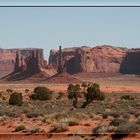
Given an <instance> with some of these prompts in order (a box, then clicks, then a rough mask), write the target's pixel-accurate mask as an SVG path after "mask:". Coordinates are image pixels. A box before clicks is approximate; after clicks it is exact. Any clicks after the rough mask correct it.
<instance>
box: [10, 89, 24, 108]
mask: <svg viewBox="0 0 140 140" xmlns="http://www.w3.org/2000/svg"><path fill="white" fill-rule="evenodd" d="M22 103H23V97H22V94H21V93H18V92H14V93H12V94H11V95H10V99H9V104H10V105H18V106H21V105H22Z"/></svg>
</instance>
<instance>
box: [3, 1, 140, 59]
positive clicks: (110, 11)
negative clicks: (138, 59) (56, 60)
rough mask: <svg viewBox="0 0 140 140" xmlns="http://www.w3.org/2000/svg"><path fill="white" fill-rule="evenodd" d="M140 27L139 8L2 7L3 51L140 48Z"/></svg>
mask: <svg viewBox="0 0 140 140" xmlns="http://www.w3.org/2000/svg"><path fill="white" fill-rule="evenodd" d="M9 1H10V0H9ZM19 1H20V0H18V2H19ZM29 1H30V2H32V0H29ZM29 1H28V2H29ZM55 1H56V0H54V2H55ZM61 1H62V0H61ZM77 1H78V0H77ZM79 1H80V0H79ZM81 1H82V0H81ZM87 1H89V2H90V0H87ZM100 1H101V0H100ZM127 1H129V0H127ZM2 2H3V4H9V2H8V0H7V1H6V0H5V1H4V0H0V5H1V3H2ZM4 2H5V3H4ZM6 2H7V3H6ZM15 2H16V0H15ZM24 2H25V0H24ZM41 2H43V0H41ZM48 2H49V1H48ZM139 26H140V7H104V8H103V7H83V8H82V7H43V8H42V7H0V48H32V47H33V48H44V50H45V56H46V57H48V55H49V51H50V49H57V48H58V47H59V45H62V48H67V47H79V46H83V45H86V46H91V47H93V46H96V45H113V46H120V47H128V48H133V47H134V48H138V47H139V48H140V39H139V37H140V28H139Z"/></svg>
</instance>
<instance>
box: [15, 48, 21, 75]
mask: <svg viewBox="0 0 140 140" xmlns="http://www.w3.org/2000/svg"><path fill="white" fill-rule="evenodd" d="M19 61H20V60H19V54H18V51H17V52H16V58H15V67H14V72H15V73H16V72H19V71H20V64H19V63H20V62H19Z"/></svg>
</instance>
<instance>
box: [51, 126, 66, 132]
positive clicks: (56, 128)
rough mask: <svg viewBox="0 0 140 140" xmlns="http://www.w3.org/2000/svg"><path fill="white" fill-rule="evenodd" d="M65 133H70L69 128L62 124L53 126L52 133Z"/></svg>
mask: <svg viewBox="0 0 140 140" xmlns="http://www.w3.org/2000/svg"><path fill="white" fill-rule="evenodd" d="M64 131H68V128H67V127H66V126H64V125H61V124H56V125H52V126H51V129H50V133H60V132H64Z"/></svg>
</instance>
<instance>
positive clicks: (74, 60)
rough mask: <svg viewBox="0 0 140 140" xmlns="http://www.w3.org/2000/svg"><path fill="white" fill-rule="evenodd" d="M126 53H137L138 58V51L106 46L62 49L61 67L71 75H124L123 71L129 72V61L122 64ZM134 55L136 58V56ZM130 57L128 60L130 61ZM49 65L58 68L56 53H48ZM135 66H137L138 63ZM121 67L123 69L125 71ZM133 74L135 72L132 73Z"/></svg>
mask: <svg viewBox="0 0 140 140" xmlns="http://www.w3.org/2000/svg"><path fill="white" fill-rule="evenodd" d="M128 52H131V53H137V55H138V56H139V57H140V54H138V51H137V52H136V51H135V50H133V51H132V50H129V49H125V48H120V47H112V46H107V45H104V46H96V47H93V48H90V47H86V46H83V47H80V48H69V49H63V50H62V57H63V64H64V65H63V66H64V67H65V69H66V71H67V72H69V73H72V74H74V73H77V72H95V73H96V72H97V73H98V72H100V73H119V72H122V73H125V72H124V71H129V68H130V67H131V66H130V65H131V61H130V60H128V58H127V60H126V61H127V63H126V62H125V65H124V64H123V63H124V60H125V59H126V57H127V55H128ZM134 55H135V56H136V54H134ZM131 56H132V55H131ZM131 56H130V58H129V59H131ZM137 58H138V57H137ZM137 58H135V60H136V59H137ZM132 59H134V58H132ZM135 60H133V61H135ZM128 61H130V62H128ZM132 63H133V62H132ZM49 64H50V65H52V66H54V68H57V67H58V51H50V59H49ZM136 65H137V66H138V63H137V64H136ZM136 65H135V67H136ZM122 67H125V68H126V69H127V70H126V69H125V68H122ZM130 71H131V70H130ZM137 71H139V69H138V70H137ZM134 72H135V70H133V72H132V73H134Z"/></svg>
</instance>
